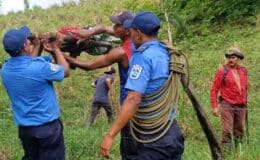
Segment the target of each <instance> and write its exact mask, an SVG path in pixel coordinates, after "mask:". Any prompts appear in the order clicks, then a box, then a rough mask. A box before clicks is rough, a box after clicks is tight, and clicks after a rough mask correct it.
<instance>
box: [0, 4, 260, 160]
mask: <svg viewBox="0 0 260 160" xmlns="http://www.w3.org/2000/svg"><path fill="white" fill-rule="evenodd" d="M126 2H130V1H126ZM140 6H141V7H140ZM131 7H132V6H131ZM138 7H139V8H140V10H141V9H143V8H142V5H138ZM143 7H144V8H145V7H147V6H145V5H144V6H143ZM123 8H124V9H131V8H128V7H127V5H126V3H125V2H124V1H119V0H97V1H84V2H81V3H80V5H79V6H75V5H72V4H71V5H64V6H63V7H53V8H51V9H48V10H41V9H39V8H35V10H33V11H30V10H27V11H26V12H25V13H17V14H10V15H8V16H2V17H0V28H1V29H0V33H1V36H3V34H4V32H5V31H7V30H8V29H9V28H10V27H19V26H21V25H24V24H27V25H29V26H30V27H31V29H32V31H34V32H36V33H40V32H45V31H54V30H56V29H57V28H59V27H63V26H84V25H89V24H99V23H102V24H106V25H111V23H110V22H109V19H108V16H109V15H111V14H114V13H117V12H119V11H120V10H123ZM146 9H149V8H146ZM163 25H164V23H163ZM163 28H165V26H163ZM162 31H164V29H163V30H162ZM259 31H260V22H259V17H258V21H257V24H256V26H249V27H245V28H243V27H242V28H241V27H240V26H229V25H225V26H223V27H222V28H221V32H218V33H214V32H207V34H204V35H203V36H192V37H189V38H184V39H183V40H181V41H177V42H176V45H177V47H178V48H180V49H182V50H183V52H184V53H186V55H187V56H188V58H189V62H190V74H191V83H192V84H193V86H194V88H195V90H196V93H197V96H198V98H199V100H200V102H201V103H202V104H203V106H204V109H205V111H206V113H207V114H208V117H209V119H210V121H211V122H212V126H214V129H215V132H216V134H217V137H218V138H219V139H221V126H220V119H219V118H215V117H213V116H212V114H211V107H210V102H209V90H210V86H211V81H212V79H213V76H214V74H215V71H216V69H217V68H218V67H219V66H220V65H222V64H223V63H225V59H224V53H225V51H226V50H227V48H228V47H229V46H231V45H238V46H240V47H241V49H242V51H243V52H244V54H245V60H244V61H243V62H242V63H243V65H245V66H247V67H248V69H249V83H250V86H249V97H248V100H249V103H248V109H249V130H250V143H249V144H246V143H244V144H243V150H242V152H241V153H239V152H235V151H234V152H232V153H231V154H230V155H228V156H227V158H226V159H228V160H233V159H237V160H256V159H260V147H259V146H260V139H259V137H260V132H259V130H260V127H259V126H260V117H259V116H258V113H259V111H260V107H259V104H260V66H259V64H260V54H259V51H260V43H259V39H260V32H259ZM160 35H161V36H162V37H164V36H165V35H166V33H161V34H160ZM0 53H1V54H0V60H1V63H3V61H4V59H6V58H7V57H8V55H7V54H6V53H5V52H4V50H3V46H2V45H0ZM79 58H80V59H82V60H92V59H94V58H95V57H94V56H90V55H86V54H82V55H81V56H80V57H79ZM102 71H104V70H103V69H99V70H95V71H89V72H85V71H81V70H79V69H76V70H74V71H72V73H71V76H70V77H69V78H67V79H65V80H64V81H63V82H62V83H56V84H55V87H56V93H57V95H58V97H59V103H60V108H61V111H62V117H61V118H62V121H63V123H64V136H65V144H66V159H68V160H100V159H102V158H101V157H100V154H99V144H100V140H101V138H102V136H103V135H104V134H105V132H106V131H107V128H108V127H109V124H108V123H107V118H106V116H105V113H104V111H103V110H101V114H99V116H98V117H97V118H96V120H95V124H94V125H93V127H90V128H87V127H86V126H85V123H86V119H87V117H88V116H89V110H90V105H91V101H92V95H93V89H92V88H91V87H90V84H91V83H92V81H93V80H94V77H96V76H97V75H100V74H102ZM116 81H117V82H118V77H117V79H116ZM114 87H115V89H116V97H117V99H118V94H119V93H118V90H119V87H118V83H117V84H116V85H114ZM115 105H116V106H118V104H115ZM178 112H179V116H178V121H179V124H180V125H181V127H182V129H183V132H184V134H185V139H186V141H185V152H184V155H183V159H184V160H196V159H200V160H209V159H211V155H210V151H209V147H208V144H207V140H206V137H205V135H204V133H203V132H202V129H201V127H200V125H199V123H198V120H197V117H196V115H195V112H194V110H193V108H192V106H191V103H190V102H189V99H188V98H187V96H186V95H185V94H184V92H183V91H182V94H181V98H180V103H179V106H178ZM22 155H23V150H22V147H21V144H20V141H19V139H18V138H17V128H16V126H15V125H14V122H13V118H12V112H11V109H10V102H9V99H8V97H7V95H6V92H5V90H4V88H3V85H2V84H1V83H0V159H11V160H17V159H21V157H22ZM112 159H114V160H117V159H120V155H119V136H118V137H117V140H116V142H115V145H114V146H113V149H112Z"/></svg>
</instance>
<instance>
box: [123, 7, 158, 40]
mask: <svg viewBox="0 0 260 160" xmlns="http://www.w3.org/2000/svg"><path fill="white" fill-rule="evenodd" d="M124 27H125V28H134V29H138V30H140V31H141V32H142V33H144V34H146V35H156V34H157V33H158V30H159V29H160V20H159V18H158V17H157V16H156V15H155V14H153V13H152V12H149V11H142V12H139V13H137V14H136V15H135V16H134V17H133V18H132V19H130V20H126V21H125V22H124Z"/></svg>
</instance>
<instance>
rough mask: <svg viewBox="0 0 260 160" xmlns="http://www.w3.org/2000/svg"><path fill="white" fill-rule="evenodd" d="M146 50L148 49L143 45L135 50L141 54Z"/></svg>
mask: <svg viewBox="0 0 260 160" xmlns="http://www.w3.org/2000/svg"><path fill="white" fill-rule="evenodd" d="M147 48H149V46H148V45H144V46H141V47H139V48H138V49H137V51H138V52H143V51H144V50H146V49H147Z"/></svg>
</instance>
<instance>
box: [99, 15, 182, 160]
mask: <svg viewBox="0 0 260 160" xmlns="http://www.w3.org/2000/svg"><path fill="white" fill-rule="evenodd" d="M124 26H125V27H126V28H130V32H131V39H132V41H133V43H134V44H135V48H136V49H135V50H134V52H133V57H132V59H131V60H130V68H129V75H128V79H127V83H126V86H125V87H126V88H127V89H128V95H127V98H126V99H125V101H124V103H123V106H122V108H121V110H120V113H119V115H118V117H117V118H116V120H115V121H114V123H113V124H112V126H111V127H110V129H109V130H108V132H107V133H106V135H105V136H104V138H103V140H102V142H101V154H102V156H104V157H107V158H108V157H109V156H110V153H109V150H110V149H111V147H112V144H113V142H114V139H115V136H116V135H117V133H118V132H119V131H120V130H121V128H122V127H123V126H124V125H125V124H126V123H127V122H129V121H130V120H131V119H132V118H133V117H134V115H135V114H136V111H137V110H138V107H139V105H140V104H142V103H144V101H143V98H142V97H143V95H147V94H150V93H153V92H155V91H157V90H159V89H160V88H161V87H162V86H163V84H164V82H165V81H166V80H167V78H168V76H169V59H170V58H169V54H168V51H167V50H166V48H165V47H164V45H163V44H161V43H160V42H159V41H158V40H157V34H158V31H159V28H160V21H159V19H158V17H157V16H156V15H154V14H153V13H151V12H147V11H143V12H139V13H137V14H136V15H135V17H134V18H133V19H131V20H127V21H126V22H124ZM138 136H143V135H138ZM143 137H144V138H145V139H146V138H148V139H149V138H150V137H149V136H148V137H145V136H143ZM183 150H184V138H183V135H182V133H181V130H180V128H179V126H178V125H177V123H176V120H175V121H174V123H173V124H172V125H171V126H170V129H169V130H168V131H167V133H166V134H165V135H164V136H163V137H161V138H160V139H158V140H156V141H155V142H151V143H138V156H137V159H138V160H159V159H160V160H168V159H170V160H179V159H181V155H182V153H183Z"/></svg>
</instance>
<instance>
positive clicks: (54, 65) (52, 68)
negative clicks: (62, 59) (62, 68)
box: [50, 63, 59, 72]
mask: <svg viewBox="0 0 260 160" xmlns="http://www.w3.org/2000/svg"><path fill="white" fill-rule="evenodd" d="M50 64H51V65H50V66H51V70H52V71H54V72H56V71H58V70H59V66H58V65H56V64H53V63H50Z"/></svg>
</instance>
